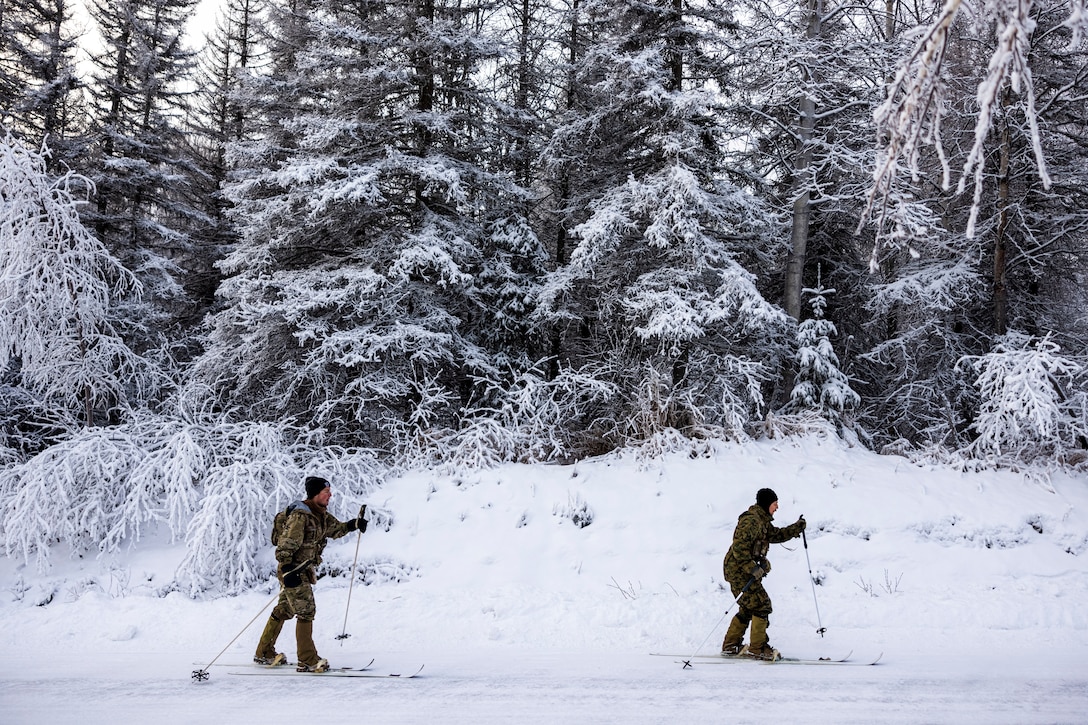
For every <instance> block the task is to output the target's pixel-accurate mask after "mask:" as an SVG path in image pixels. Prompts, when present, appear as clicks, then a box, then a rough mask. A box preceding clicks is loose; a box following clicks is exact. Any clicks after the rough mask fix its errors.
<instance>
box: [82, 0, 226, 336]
mask: <svg viewBox="0 0 1088 725" xmlns="http://www.w3.org/2000/svg"><path fill="white" fill-rule="evenodd" d="M194 6H195V0H97V2H95V4H94V5H93V6H92V8H91V15H92V18H93V19H94V20H95V22H96V23H97V25H98V28H99V32H100V34H101V36H102V39H103V49H102V50H101V51H100V52H98V53H96V54H95V55H94V56H93V63H94V71H93V77H92V79H91V81H90V83H89V84H88V87H89V88H90V91H91V97H92V102H93V105H94V109H93V112H92V116H93V118H92V120H91V131H90V135H91V140H92V142H93V144H94V153H93V154H91V155H90V157H89V158H87V159H86V161H85V162H84V163H85V165H84V166H83V167H82V168H83V169H84V170H85V174H86V175H87V176H88V177H90V178H91V179H92V181H94V183H95V189H96V191H95V195H94V198H93V204H92V205H91V206H90V208H88V209H87V210H85V211H84V212H83V215H82V216H83V219H84V222H85V223H86V224H87V225H88V226H90V227H91V228H93V229H94V230H95V233H96V235H97V236H98V238H99V239H101V240H102V241H103V243H105V244H106V245H107V246H108V247H109V248H110V250H111V251H112V252H113V253H114V254H115V255H117V256H118V258H119V259H121V261H122V262H123V263H124V264H125V265H126V266H127V267H129V268H130V269H132V270H133V272H134V273H135V274H136V275H137V276H138V277H139V279H140V282H141V283H142V284H143V286H144V291H145V295H144V303H143V304H140V305H133V306H132V308H131V309H130V310H129V311H128V316H129V325H128V330H127V331H126V334H127V335H128V336H130V338H131V339H132V340H133V344H134V345H138V346H139V347H140V348H143V349H151V348H157V347H159V346H161V345H162V344H163V333H164V332H165V331H166V330H168V329H170V328H171V327H172V326H174V327H175V329H174V330H172V331H171V332H172V334H171V337H172V338H173V339H175V340H179V339H181V338H182V337H183V334H184V332H183V330H179V329H176V326H178V325H179V323H180V322H182V321H184V322H188V321H187V320H186V319H185V318H186V316H187V315H188V314H190V313H191V310H189V309H188V307H187V306H188V300H187V296H186V294H185V290H184V284H185V282H186V279H185V276H186V272H185V267H186V265H187V264H188V262H189V261H190V260H191V259H192V258H193V256H194V250H193V248H192V244H191V240H190V236H189V232H190V230H191V229H192V228H193V227H194V226H197V225H199V224H203V223H205V218H204V216H203V214H202V213H201V212H200V211H199V209H198V208H197V207H196V205H195V200H194V199H193V198H192V196H191V191H192V187H191V181H192V175H193V174H196V173H198V171H197V168H196V165H195V163H194V160H193V154H192V152H191V151H190V150H189V149H188V148H187V144H186V139H185V137H184V134H183V133H182V123H183V121H184V118H185V116H186V113H187V109H186V102H187V96H188V94H190V93H191V87H188V88H187V87H186V86H187V85H189V84H191V83H192V76H191V71H192V66H193V53H192V52H191V51H190V50H188V49H187V48H186V47H185V43H184V37H183V33H184V27H185V23H186V22H187V21H188V19H189V16H190V15H191V14H192V12H193V8H194Z"/></svg>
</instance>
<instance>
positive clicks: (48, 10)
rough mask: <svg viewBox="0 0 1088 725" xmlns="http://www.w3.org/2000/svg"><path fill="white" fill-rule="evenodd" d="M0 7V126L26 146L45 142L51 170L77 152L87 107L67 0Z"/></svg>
mask: <svg viewBox="0 0 1088 725" xmlns="http://www.w3.org/2000/svg"><path fill="white" fill-rule="evenodd" d="M0 7H2V11H0V125H2V126H4V127H6V128H7V129H8V130H10V131H11V132H12V133H13V134H15V136H16V137H17V138H19V140H20V141H21V142H22V143H24V144H26V145H27V146H28V147H30V148H35V149H39V148H42V145H43V144H48V148H49V149H50V155H49V156H48V157H47V159H46V161H47V163H49V165H50V169H51V170H53V169H64V168H66V167H67V166H70V165H73V163H74V161H73V159H74V157H75V156H77V155H78V153H80V151H79V148H80V136H81V132H82V131H83V128H82V124H83V122H84V118H83V117H84V114H85V110H86V109H85V108H84V107H83V104H82V103H81V98H80V94H79V92H78V88H79V86H80V82H79V80H78V78H77V76H76V69H75V56H76V49H77V45H78V41H79V31H78V30H77V29H75V28H74V27H73V23H72V3H71V2H70V0H4V2H3V4H2V6H0Z"/></svg>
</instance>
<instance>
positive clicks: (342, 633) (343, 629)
mask: <svg viewBox="0 0 1088 725" xmlns="http://www.w3.org/2000/svg"><path fill="white" fill-rule="evenodd" d="M365 513H366V504H363V507H362V508H360V509H359V518H360V519H361V518H362V517H363V514H365ZM362 542H363V530H362V529H359V536H358V537H357V538H356V539H355V560H354V561H352V562H351V579H350V580H348V603H347V606H345V607H344V626H343V627H341V628H340V634H338V635H337V636H336V638H337V639H338V640H340V646H341V647H343V646H344V640H345V639H347V638H348V637H350V636H351V635H350V634H348V612H349V611H351V589H352V587H353V586H354V585H355V565H356V564H358V563H359V544H361V543H362Z"/></svg>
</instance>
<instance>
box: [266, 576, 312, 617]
mask: <svg viewBox="0 0 1088 725" xmlns="http://www.w3.org/2000/svg"><path fill="white" fill-rule="evenodd" d="M316 615H317V602H316V601H314V588H313V586H311V585H310V583H309V582H308V581H303V582H302V583H301V584H299V585H298V586H297V587H291V588H290V589H288V588H287V587H284V588H283V589H281V590H280V598H279V600H278V601H277V602H276V607H275V608H274V609H273V610H272V618H273V619H278V620H279V621H281V622H284V621H287V620H288V619H291V618H293V617H298V618H299V621H301V622H312V621H314V617H315V616H316Z"/></svg>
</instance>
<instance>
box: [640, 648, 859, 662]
mask: <svg viewBox="0 0 1088 725" xmlns="http://www.w3.org/2000/svg"><path fill="white" fill-rule="evenodd" d="M650 654H651V655H652V656H654V657H679V658H682V659H681V661H683V662H686V661H688V660H699V661H700V662H733V661H735V660H744V661H746V662H768V661H769V660H756V659H752V658H750V657H741V656H739V655H733V656H727V655H723V654H716V655H715V654H710V655H690V654H679V653H677V652H671V653H670V652H651V653H650ZM852 654H854V652H853V650H851V651H850V652H847V653H846V654H844V655H843V656H842V657H817V658H815V659H812V658H805V657H781V658H779V659H777V660H775V662H785V661H787V660H788V661H791V662H840V663H841V662H846V661H847V660H848V659H850V655H852ZM877 659H880V658H879V657H878V658H877ZM866 664H868V663H866Z"/></svg>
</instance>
